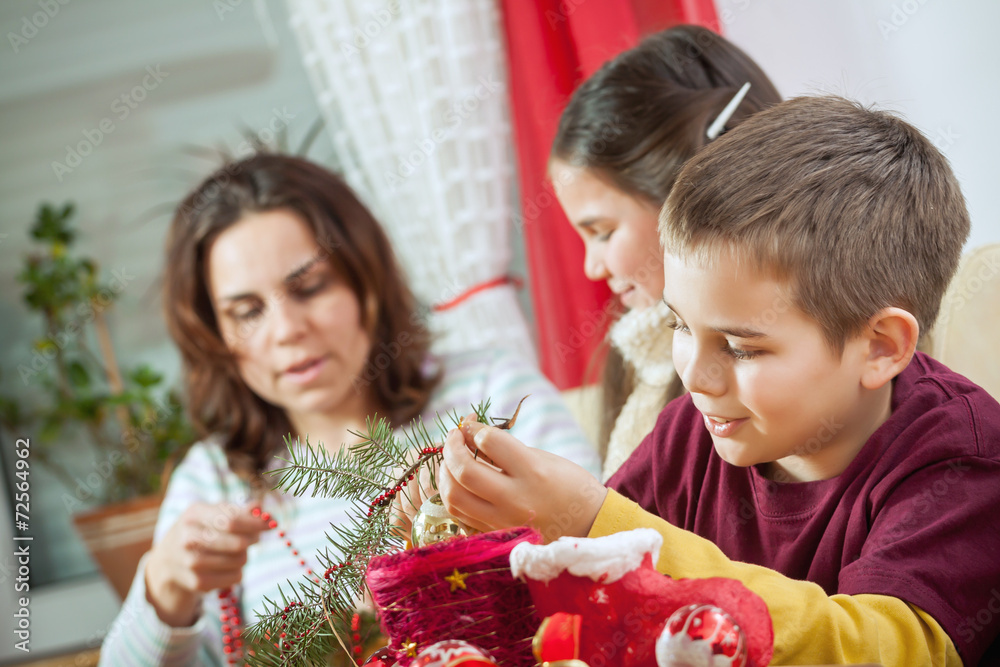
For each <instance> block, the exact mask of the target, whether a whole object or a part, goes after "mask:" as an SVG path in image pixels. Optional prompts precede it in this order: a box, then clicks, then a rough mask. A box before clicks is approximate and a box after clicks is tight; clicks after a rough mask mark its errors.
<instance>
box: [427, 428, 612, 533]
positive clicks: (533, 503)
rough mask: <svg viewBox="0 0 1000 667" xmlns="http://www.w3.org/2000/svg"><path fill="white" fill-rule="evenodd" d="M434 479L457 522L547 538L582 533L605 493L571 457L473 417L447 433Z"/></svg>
mask: <svg viewBox="0 0 1000 667" xmlns="http://www.w3.org/2000/svg"><path fill="white" fill-rule="evenodd" d="M477 450H478V455H476V454H475V452H476V451H477ZM484 457H485V458H486V460H485V461H484V460H483V459H484ZM489 462H492V463H493V465H490V463H489ZM437 482H438V491H439V492H440V494H441V499H442V500H443V501H444V504H445V507H446V508H447V509H448V511H449V512H450V513H451V515H452V516H454V517H455V518H456V519H458V520H459V521H462V522H464V523H466V524H468V525H469V526H472V527H473V528H476V529H478V530H482V531H489V530H497V529H499V528H510V527H513V526H524V525H529V526H533V527H534V528H536V529H538V530H539V531H540V532H541V533H542V536H543V537H544V538H545V540H546V541H547V542H551V541H553V540H555V539H556V538H558V537H561V536H563V535H569V536H574V537H586V535H587V533H588V532H589V531H590V527H591V526H592V525H593V523H594V518H595V517H596V516H597V513H598V511H599V510H600V509H601V505H602V503H603V502H604V497H605V495H606V494H607V489H606V488H604V486H603V485H602V484H601V483H600V482H599V481H597V480H596V479H595V478H594V477H593V476H592V475H591V474H590V473H589V472H587V471H586V470H584V469H583V468H581V467H580V466H578V465H576V464H575V463H573V462H572V461H568V460H566V459H564V458H562V457H559V456H556V455H555V454H551V453H549V452H546V451H544V450H541V449H533V448H531V447H527V446H526V445H524V444H523V443H522V442H520V441H519V440H518V439H517V438H515V437H514V436H512V435H511V434H510V433H508V432H507V431H503V430H501V429H498V428H496V427H494V426H486V425H484V424H480V423H478V422H476V421H475V417H474V416H469V417H466V418H465V420H464V422H463V425H462V427H461V429H454V430H452V431H450V432H449V433H448V437H447V439H446V440H445V443H444V465H443V466H442V467H441V469H440V471H439V472H438V478H437Z"/></svg>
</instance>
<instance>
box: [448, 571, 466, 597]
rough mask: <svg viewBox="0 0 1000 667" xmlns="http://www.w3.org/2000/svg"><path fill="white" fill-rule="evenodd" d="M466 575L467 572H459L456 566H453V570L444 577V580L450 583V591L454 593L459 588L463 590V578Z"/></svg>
mask: <svg viewBox="0 0 1000 667" xmlns="http://www.w3.org/2000/svg"><path fill="white" fill-rule="evenodd" d="M468 576H469V573H468V572H459V571H458V568H455V570H454V572H452V573H451V574H449V575H448V576H447V577H445V578H444V580H445V581H447V582H448V583H449V584H451V592H452V593H454V592H455V591H456V590H457V589H459V588H461V589H462V590H463V591H464V590H466V589H465V578H466V577H468Z"/></svg>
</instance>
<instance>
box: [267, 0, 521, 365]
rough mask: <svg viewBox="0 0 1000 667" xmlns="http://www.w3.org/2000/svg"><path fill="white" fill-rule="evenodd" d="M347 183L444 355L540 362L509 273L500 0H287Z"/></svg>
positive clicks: (509, 206) (508, 188) (509, 207)
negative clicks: (496, 355)
mask: <svg viewBox="0 0 1000 667" xmlns="http://www.w3.org/2000/svg"><path fill="white" fill-rule="evenodd" d="M287 2H288V5H289V9H290V14H291V25H292V30H293V32H294V33H295V34H296V35H297V37H298V40H299V44H300V47H301V51H302V54H303V58H304V61H305V65H306V69H307V71H308V72H309V76H310V78H311V80H312V83H313V86H314V87H315V90H316V94H317V97H318V100H319V106H320V108H321V109H322V110H323V113H324V114H325V120H326V124H327V128H326V129H327V131H328V132H329V133H330V134H331V136H332V138H333V143H334V146H335V147H336V151H337V157H338V160H339V161H340V168H341V170H342V171H343V173H344V176H345V178H346V179H347V181H348V182H349V183H350V184H351V186H352V187H354V188H355V189H356V190H357V191H358V192H359V194H360V195H361V196H362V197H363V198H364V199H365V200H366V203H368V204H369V205H370V206H371V208H372V210H373V212H374V213H375V214H376V216H377V217H378V218H379V220H380V221H381V222H382V224H383V225H384V226H385V227H386V229H387V231H388V233H389V235H390V237H391V238H392V240H393V242H394V245H395V248H396V252H397V254H398V256H399V258H400V261H401V262H402V264H403V266H404V269H405V270H406V272H407V275H408V277H409V279H410V284H411V287H412V288H413V290H414V292H415V293H416V295H417V297H418V298H419V299H420V300H421V301H422V302H424V303H425V304H428V305H438V306H440V305H443V304H448V303H450V302H454V301H455V300H456V299H459V300H460V297H462V296H463V295H466V294H468V292H469V291H470V290H473V291H474V293H473V294H472V295H471V296H468V298H466V299H464V300H461V303H460V304H458V305H456V306H454V307H452V308H448V309H446V310H443V311H440V312H434V313H433V314H432V316H431V322H430V325H431V329H432V331H434V332H435V333H436V334H437V335H438V341H437V343H436V346H437V349H440V350H449V351H456V350H467V349H479V348H483V347H490V346H498V345H502V346H507V347H511V348H514V349H516V350H519V351H521V352H523V353H524V354H526V355H529V356H530V358H531V359H532V360H534V358H535V356H534V348H533V346H532V343H531V334H530V333H529V331H528V327H527V324H526V322H525V320H524V317H523V315H522V314H521V311H520V309H519V306H518V303H517V298H516V294H515V291H514V287H513V286H512V285H511V284H508V283H502V284H501V285H500V286H498V287H492V288H489V289H479V290H476V288H477V287H481V286H483V285H484V284H489V283H493V282H496V281H499V280H501V279H503V278H504V277H505V276H507V275H508V269H509V263H510V258H511V250H510V223H511V211H512V201H511V200H512V191H511V178H512V169H513V166H512V165H513V162H512V156H511V151H512V142H511V129H510V122H509V118H508V106H509V104H508V97H507V70H506V60H505V55H504V46H503V40H502V33H501V30H502V25H501V16H500V14H499V9H498V7H497V6H496V4H495V3H494V1H493V0H461V1H456V0H287Z"/></svg>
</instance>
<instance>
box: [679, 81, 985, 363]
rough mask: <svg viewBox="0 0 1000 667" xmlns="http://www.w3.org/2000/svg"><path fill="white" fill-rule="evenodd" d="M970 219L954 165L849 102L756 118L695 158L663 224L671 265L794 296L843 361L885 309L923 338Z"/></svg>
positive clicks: (804, 102)
mask: <svg viewBox="0 0 1000 667" xmlns="http://www.w3.org/2000/svg"><path fill="white" fill-rule="evenodd" d="M968 234H969V214H968V211H967V210H966V207H965V200H964V198H963V197H962V193H961V190H960V189H959V186H958V182H957V180H956V179H955V175H954V174H953V173H952V171H951V168H950V167H949V165H948V161H947V160H946V159H945V157H944V156H943V155H942V154H941V153H940V152H939V151H938V150H937V149H936V148H935V147H934V146H933V145H932V144H931V142H930V141H928V140H927V138H926V137H924V136H923V135H922V134H920V132H919V131H918V130H916V129H915V128H914V127H912V126H911V125H909V124H908V123H906V122H904V121H902V120H900V119H899V118H896V117H895V116H893V115H891V114H889V113H886V112H883V111H873V110H871V109H866V108H864V107H862V106H861V105H859V104H856V103H854V102H851V101H848V100H845V99H843V98H840V97H832V96H829V97H799V98H795V99H792V100H788V101H786V102H782V103H781V104H778V105H776V106H774V107H772V108H770V109H768V110H765V111H762V112H760V113H758V114H755V115H754V116H752V117H751V118H749V119H748V120H746V121H744V122H743V123H741V124H740V125H739V126H738V127H736V128H735V129H734V130H732V131H731V132H728V133H726V134H725V135H724V136H722V137H721V138H719V139H718V140H717V141H715V142H713V143H712V144H710V145H709V146H707V147H706V148H705V149H704V150H703V151H702V152H700V153H699V154H698V155H696V156H695V157H694V158H692V159H691V160H690V161H689V162H688V163H687V164H686V165H685V167H684V169H683V170H682V171H681V173H680V175H679V176H678V178H677V182H676V184H675V185H674V188H673V190H672V191H671V193H670V196H669V197H668V199H667V202H666V204H665V205H664V207H663V209H662V210H661V212H660V238H661V240H662V242H663V246H664V249H665V251H666V252H667V253H670V254H674V255H682V256H683V255H693V256H694V258H695V259H696V260H697V261H700V262H711V261H713V259H714V258H716V257H718V255H719V253H720V251H728V252H729V253H731V255H732V256H733V257H735V259H736V261H737V262H740V263H741V264H745V265H747V266H749V267H751V268H754V269H756V270H759V271H762V272H764V273H765V274H767V275H772V276H774V277H775V278H777V279H778V280H784V281H787V282H788V285H789V287H790V289H791V299H792V302H793V303H794V305H795V306H796V307H798V308H799V309H801V310H802V311H803V312H805V313H806V314H807V315H809V316H810V317H812V318H813V319H815V320H816V321H817V322H819V324H820V326H821V327H822V329H823V331H824V334H825V336H826V338H827V341H828V342H829V343H830V345H831V347H833V348H834V349H835V350H842V349H843V344H844V342H845V341H846V340H847V339H848V338H850V337H851V336H853V335H855V334H858V333H860V332H861V331H863V330H864V327H865V326H866V325H867V322H868V320H869V319H870V318H871V317H872V316H873V315H875V313H877V312H878V311H879V310H881V309H882V308H885V307H889V306H896V307H899V308H903V309H905V310H907V311H909V312H910V313H912V314H913V316H914V317H915V318H916V319H917V322H918V323H919V325H920V331H921V332H922V333H923V332H926V331H927V330H928V329H930V327H931V325H932V324H933V323H934V319H935V318H936V317H937V313H938V308H939V307H940V304H941V299H942V297H943V295H944V291H945V288H946V287H947V286H948V282H949V281H950V279H951V277H952V274H953V273H954V272H955V269H956V267H957V265H958V259H959V256H960V255H961V251H962V246H963V245H964V243H965V239H966V237H967V236H968Z"/></svg>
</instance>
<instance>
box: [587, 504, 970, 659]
mask: <svg viewBox="0 0 1000 667" xmlns="http://www.w3.org/2000/svg"><path fill="white" fill-rule="evenodd" d="M633 528H652V529H654V530H656V531H657V532H658V533H660V534H661V535H662V536H663V549H662V550H661V551H660V559H659V562H658V563H657V565H656V569H657V570H659V571H660V572H663V573H665V574H669V575H670V576H672V577H674V578H677V579H681V578H685V579H686V578H704V577H728V578H730V579H738V580H739V581H741V582H743V584H744V585H745V586H746V587H747V588H749V589H750V590H752V591H753V592H754V593H756V594H757V595H759V596H760V597H761V598H763V600H764V602H765V603H766V604H767V608H768V610H769V611H770V612H771V620H772V622H773V624H774V658H773V663H772V664H775V665H794V664H857V663H864V662H874V663H878V664H880V665H883V666H884V667H897V666H898V667H917V666H919V665H934V666H937V665H948V666H951V665H956V666H960V665H961V664H962V660H961V658H959V656H958V652H957V651H956V650H955V645H954V643H952V641H951V638H950V637H948V635H947V633H945V631H944V630H943V629H942V628H941V626H940V625H939V624H938V622H937V621H935V620H934V619H933V618H932V617H931V616H930V615H929V614H927V613H925V612H924V611H922V610H921V609H918V608H917V607H915V606H913V605H911V604H907V603H906V602H903V601H902V600H900V599H898V598H894V597H890V596H886V595H867V594H866V595H831V596H828V595H827V594H826V592H825V591H824V590H823V589H822V588H820V586H819V585H818V584H814V583H812V582H809V581H796V580H794V579H790V578H788V577H786V576H784V575H782V574H779V573H778V572H775V571H774V570H770V569H768V568H766V567H761V566H759V565H750V564H747V563H740V562H736V561H732V560H729V559H728V558H727V557H726V556H725V554H723V553H722V551H721V550H720V549H719V548H718V547H717V546H715V544H713V543H712V542H710V541H709V540H706V539H704V538H702V537H699V536H697V535H695V534H694V533H690V532H688V531H686V530H682V529H680V528H677V527H676V526H674V525H672V524H670V523H668V522H667V521H664V520H663V519H661V518H660V517H658V516H656V515H653V514H650V513H649V512H646V511H645V510H643V509H642V508H641V507H639V506H638V505H637V504H635V503H634V502H632V501H631V500H629V499H627V498H625V497H624V496H622V495H620V494H618V493H616V492H615V491H613V490H611V489H609V490H608V495H607V497H606V498H605V500H604V504H603V505H602V506H601V511H600V512H599V513H598V514H597V518H596V519H595V520H594V525H593V526H592V527H591V529H590V534H589V537H600V536H602V535H610V534H611V533H619V532H622V531H626V530H632V529H633Z"/></svg>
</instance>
